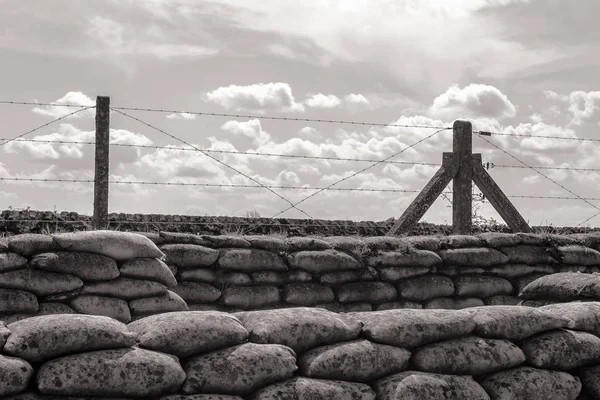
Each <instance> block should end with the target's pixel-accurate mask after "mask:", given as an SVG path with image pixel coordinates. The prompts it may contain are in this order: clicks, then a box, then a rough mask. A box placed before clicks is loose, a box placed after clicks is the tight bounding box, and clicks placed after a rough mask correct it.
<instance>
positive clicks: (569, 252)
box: [558, 246, 600, 266]
mask: <svg viewBox="0 0 600 400" xmlns="http://www.w3.org/2000/svg"><path fill="white" fill-rule="evenodd" d="M558 252H559V254H560V255H561V260H560V261H561V262H562V263H563V264H571V265H585V266H591V265H598V264H600V252H598V251H596V250H593V249H590V248H588V247H584V246H561V247H559V248H558Z"/></svg>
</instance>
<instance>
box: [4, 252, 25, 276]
mask: <svg viewBox="0 0 600 400" xmlns="http://www.w3.org/2000/svg"><path fill="white" fill-rule="evenodd" d="M26 265H27V259H26V258H25V257H23V256H20V255H19V254H17V253H0V272H7V271H13V270H15V269H20V268H23V267H25V266H26Z"/></svg>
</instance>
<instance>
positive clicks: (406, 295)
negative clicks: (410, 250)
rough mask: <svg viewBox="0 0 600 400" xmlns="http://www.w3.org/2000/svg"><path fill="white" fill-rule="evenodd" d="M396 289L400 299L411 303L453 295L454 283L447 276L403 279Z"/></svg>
mask: <svg viewBox="0 0 600 400" xmlns="http://www.w3.org/2000/svg"><path fill="white" fill-rule="evenodd" d="M396 287H397V288H398V296H399V297H400V298H402V299H405V300H412V301H425V300H429V299H434V298H436V297H446V296H453V295H454V282H453V281H452V279H450V278H448V277H447V276H439V275H426V276H420V277H416V278H410V279H405V280H402V281H400V282H398V284H397V285H396Z"/></svg>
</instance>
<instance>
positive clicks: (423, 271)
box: [379, 267, 432, 282]
mask: <svg viewBox="0 0 600 400" xmlns="http://www.w3.org/2000/svg"><path fill="white" fill-rule="evenodd" d="M431 271H432V268H429V267H384V268H379V273H380V274H381V279H382V280H384V281H389V282H397V281H399V280H401V279H407V278H414V277H417V276H423V275H427V274H428V273H430V272H431Z"/></svg>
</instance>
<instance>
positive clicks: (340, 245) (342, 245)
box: [323, 236, 366, 256]
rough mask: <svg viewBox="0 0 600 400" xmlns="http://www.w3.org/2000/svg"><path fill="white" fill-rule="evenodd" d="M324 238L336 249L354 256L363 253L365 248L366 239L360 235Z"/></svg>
mask: <svg viewBox="0 0 600 400" xmlns="http://www.w3.org/2000/svg"><path fill="white" fill-rule="evenodd" d="M323 240H324V241H325V242H327V243H329V245H330V246H331V247H332V248H333V249H335V250H340V251H343V252H345V253H348V254H350V255H353V256H358V255H360V254H362V253H363V252H364V250H365V246H366V245H365V241H364V240H363V238H361V237H359V236H328V237H324V238H323Z"/></svg>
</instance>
